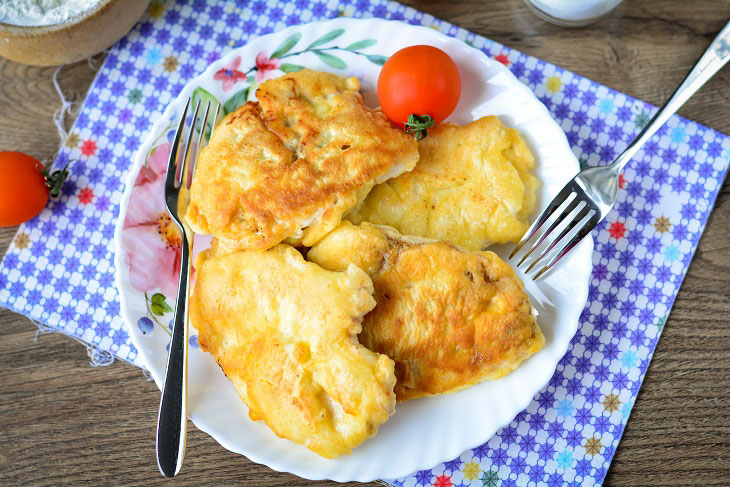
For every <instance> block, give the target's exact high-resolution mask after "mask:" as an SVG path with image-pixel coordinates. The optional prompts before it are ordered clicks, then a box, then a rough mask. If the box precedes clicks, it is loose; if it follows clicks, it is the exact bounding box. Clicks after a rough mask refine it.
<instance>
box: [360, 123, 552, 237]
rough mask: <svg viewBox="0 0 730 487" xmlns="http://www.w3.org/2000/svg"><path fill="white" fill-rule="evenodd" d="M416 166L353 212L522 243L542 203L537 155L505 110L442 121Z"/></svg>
mask: <svg viewBox="0 0 730 487" xmlns="http://www.w3.org/2000/svg"><path fill="white" fill-rule="evenodd" d="M418 151H419V152H420V156H421V158H420V160H419V161H418V164H417V165H416V168H415V169H414V170H413V171H411V172H408V173H405V174H403V175H401V176H399V177H397V178H395V179H391V180H389V181H386V182H385V183H383V184H380V185H378V186H376V187H375V188H373V190H372V191H371V192H370V194H369V195H368V197H367V198H366V199H365V202H364V204H363V205H362V206H361V207H360V208H359V209H357V210H356V211H354V212H352V213H351V214H350V215H349V216H348V219H349V220H351V221H353V222H354V223H360V222H363V221H367V222H371V223H377V224H382V225H389V226H392V227H395V228H396V229H397V230H398V231H399V232H401V233H403V234H405V235H418V236H421V237H428V238H433V239H436V240H446V241H449V242H453V243H455V244H458V245H461V246H463V247H466V248H468V249H471V250H482V249H484V248H486V247H488V246H489V245H491V244H493V243H506V242H518V241H519V239H520V238H521V237H522V234H524V233H525V231H526V230H527V226H528V220H527V219H528V216H529V215H530V213H531V212H532V211H533V210H534V209H535V202H536V190H537V188H538V186H539V182H538V180H537V178H535V177H534V176H533V175H532V174H530V172H531V171H532V169H533V167H534V159H533V157H532V154H530V151H529V149H528V148H527V146H526V145H525V142H524V141H523V140H522V138H520V135H519V133H518V132H517V130H515V129H510V128H506V127H505V126H504V125H502V123H501V122H500V121H499V119H498V118H497V117H484V118H481V119H479V120H476V121H474V122H472V123H470V124H469V125H466V126H463V127H460V126H457V125H454V124H450V123H445V124H441V125H439V126H438V127H436V128H435V129H433V130H430V129H429V131H428V137H426V138H425V139H423V140H421V141H419V142H418Z"/></svg>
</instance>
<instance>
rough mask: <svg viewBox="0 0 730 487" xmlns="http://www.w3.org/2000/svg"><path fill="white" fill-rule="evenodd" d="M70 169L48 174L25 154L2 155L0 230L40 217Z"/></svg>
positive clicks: (11, 153) (58, 190)
mask: <svg viewBox="0 0 730 487" xmlns="http://www.w3.org/2000/svg"><path fill="white" fill-rule="evenodd" d="M67 175H68V170H67V167H65V168H63V169H62V170H58V171H54V172H53V173H52V174H49V173H48V171H46V170H44V169H43V165H42V164H41V163H40V162H38V161H37V160H36V159H34V158H33V157H31V156H29V155H28V154H24V153H22V152H0V227H12V226H15V225H19V224H21V223H23V222H25V221H28V220H30V219H31V218H33V217H35V216H37V215H38V214H39V213H40V212H41V210H43V208H45V206H46V203H48V197H49V195H50V196H57V195H58V193H59V192H60V190H61V185H62V184H63V180H64V179H65V178H66V176H67Z"/></svg>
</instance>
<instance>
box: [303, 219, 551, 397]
mask: <svg viewBox="0 0 730 487" xmlns="http://www.w3.org/2000/svg"><path fill="white" fill-rule="evenodd" d="M307 258H308V259H309V260H310V261H312V262H316V263H318V264H319V265H321V266H322V267H324V268H326V269H332V270H341V269H347V268H348V267H349V266H350V265H352V264H355V265H357V266H358V267H360V268H361V269H363V270H364V271H365V272H367V273H368V275H370V277H371V278H372V280H373V286H374V287H375V300H376V301H377V303H378V304H377V306H376V307H375V309H373V311H371V312H370V313H368V314H367V316H365V319H364V321H363V325H362V328H363V330H362V333H361V334H360V343H362V344H363V345H365V346H366V347H368V348H369V349H370V350H373V351H375V352H378V353H383V354H386V355H387V356H389V357H390V358H392V359H393V360H395V374H396V377H397V378H398V382H397V384H396V387H395V393H396V397H397V398H398V401H404V400H407V399H413V398H416V397H422V396H431V395H435V394H442V393H446V392H454V391H458V390H460V389H465V388H467V387H469V386H472V385H474V384H477V383H479V382H482V381H484V380H488V379H498V378H500V377H503V376H504V375H506V374H507V373H509V372H510V371H511V370H513V369H514V368H516V367H517V366H518V365H519V364H520V363H521V362H522V361H523V360H525V359H527V358H528V357H530V356H531V355H532V354H534V353H535V352H537V351H538V350H539V349H540V348H542V346H543V344H544V343H545V338H544V337H543V335H542V333H541V332H540V329H539V328H538V326H537V323H536V322H535V316H534V315H533V314H532V306H531V305H530V303H529V300H528V298H527V294H525V292H524V290H523V287H522V282H521V281H520V280H519V278H518V277H517V276H516V275H515V273H514V271H513V270H512V268H511V267H510V266H509V265H507V264H506V263H504V262H503V261H502V260H501V259H500V258H499V257H498V256H497V255H496V254H494V253H493V252H488V251H484V252H472V251H468V250H465V249H461V248H458V247H455V246H453V245H451V244H449V243H446V242H434V241H431V240H426V239H422V238H413V237H403V236H401V235H399V234H398V232H396V231H395V230H394V229H392V228H389V227H380V226H377V225H371V224H369V223H363V224H362V225H361V226H354V225H352V224H351V223H349V222H343V223H342V224H341V225H340V226H339V227H338V228H337V229H335V230H334V231H333V232H332V233H330V234H329V235H327V236H326V237H325V238H324V239H322V240H320V241H319V242H318V243H317V244H316V245H315V246H314V247H312V248H311V249H310V250H309V253H308V254H307Z"/></svg>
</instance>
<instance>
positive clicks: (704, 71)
mask: <svg viewBox="0 0 730 487" xmlns="http://www.w3.org/2000/svg"><path fill="white" fill-rule="evenodd" d="M728 60H730V22H728V23H727V24H726V25H725V27H723V29H722V30H721V31H720V33H719V34H718V35H717V37H715V40H713V41H712V44H710V46H709V47H708V48H707V50H706V51H705V52H704V54H703V55H702V57H701V58H700V59H699V61H697V64H695V65H694V67H693V68H692V71H690V72H689V74H688V75H687V77H686V78H684V81H682V84H680V85H679V87H678V88H677V90H676V91H675V92H674V94H673V95H672V96H671V97H670V98H669V100H667V102H666V103H665V104H664V106H663V107H662V108H660V109H659V111H658V112H657V113H656V114H655V115H654V117H653V118H652V119H651V121H650V122H649V123H648V124H647V125H646V127H644V130H642V131H641V133H640V134H639V135H638V136H637V137H636V138H635V139H634V141H633V142H632V143H631V144H630V145H629V146H628V147H627V148H626V150H625V151H624V152H623V153H622V154H621V155H620V156H618V158H617V159H616V161H615V162H614V163H613V164H612V166H613V167H614V168H615V169H616V172H621V170H622V169H623V167H624V166H625V165H626V163H627V162H629V160H631V158H632V157H633V156H634V154H636V152H637V151H638V150H639V148H640V147H641V146H642V145H644V143H645V142H646V141H647V140H649V138H650V137H651V136H652V135H654V133H655V132H656V131H657V130H659V128H660V127H661V126H662V125H664V123H665V122H666V121H667V120H669V118H670V117H671V116H672V115H674V114H675V113H676V112H677V110H679V109H680V108H681V107H682V105H684V103H685V102H686V101H687V100H688V99H689V98H690V97H691V96H692V95H694V94H695V93H696V92H697V90H699V89H700V88H702V86H703V85H704V84H705V83H707V81H708V80H709V79H710V78H712V76H714V75H715V73H717V72H718V71H719V70H720V68H722V67H723V66H724V65H725V64H726V63H727V62H728Z"/></svg>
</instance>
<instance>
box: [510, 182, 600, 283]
mask: <svg viewBox="0 0 730 487" xmlns="http://www.w3.org/2000/svg"><path fill="white" fill-rule="evenodd" d="M558 210H561V211H560V212H559V214H558ZM555 214H558V216H557V217H555V218H553V217H554V215H555ZM599 220H600V212H599V211H598V208H596V207H595V205H594V204H592V202H591V201H590V199H589V198H588V197H587V196H586V194H585V191H584V190H583V188H581V187H580V186H579V185H578V184H577V183H576V182H575V180H572V181H570V182H569V183H568V184H566V185H565V187H564V188H563V189H562V190H561V191H560V193H558V195H557V196H556V197H555V198H554V199H553V201H552V202H551V203H550V205H549V206H548V207H547V208H546V209H545V211H543V212H542V214H541V215H540V216H539V217H538V218H537V220H535V222H534V223H533V224H532V225H531V226H530V228H529V229H528V230H527V232H525V235H524V236H523V237H522V240H520V242H519V243H518V244H517V246H516V247H515V248H514V250H513V251H512V253H511V254H510V256H509V259H510V260H511V259H513V258H515V256H516V255H517V254H518V253H519V252H520V250H521V249H522V248H523V247H524V246H525V244H526V243H527V242H529V241H531V240H533V244H532V245H531V246H530V247H529V248H528V250H527V251H526V252H525V253H524V254H523V255H522V257H521V258H520V260H519V261H518V262H517V264H516V267H518V268H521V267H522V266H527V268H526V269H525V270H524V272H525V274H528V273H529V272H530V271H532V269H534V268H535V267H536V266H538V264H544V265H542V267H540V268H539V270H538V271H537V273H536V274H535V275H534V276H533V279H538V278H539V277H541V276H542V275H544V274H545V273H546V272H547V271H548V270H549V269H550V268H551V267H552V266H553V265H555V264H556V263H557V262H558V261H559V260H560V259H561V258H562V257H563V256H564V255H565V254H567V253H568V252H569V251H570V250H571V249H572V248H573V247H575V245H576V244H577V243H578V242H580V240H581V239H582V238H583V237H585V236H586V235H587V234H588V233H589V232H590V231H591V230H592V229H593V227H595V226H596V224H597V223H598V221H599ZM548 221H551V223H550V224H549V226H548V228H547V230H545V231H544V232H542V233H540V232H539V230H540V229H541V228H542V227H543V226H544V225H545V224H546V223H548ZM558 231H559V233H558V234H557V237H556V236H555V235H556V232H558ZM560 243H564V245H563V246H562V247H560V249H559V250H556V248H558V244H560ZM538 249H540V250H539V251H538V252H537V254H538V255H537V257H534V258H532V259H530V257H531V256H532V254H533V253H534V252H535V251H537V250H538ZM545 262H547V263H546V264H545ZM528 264H529V265H528Z"/></svg>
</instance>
